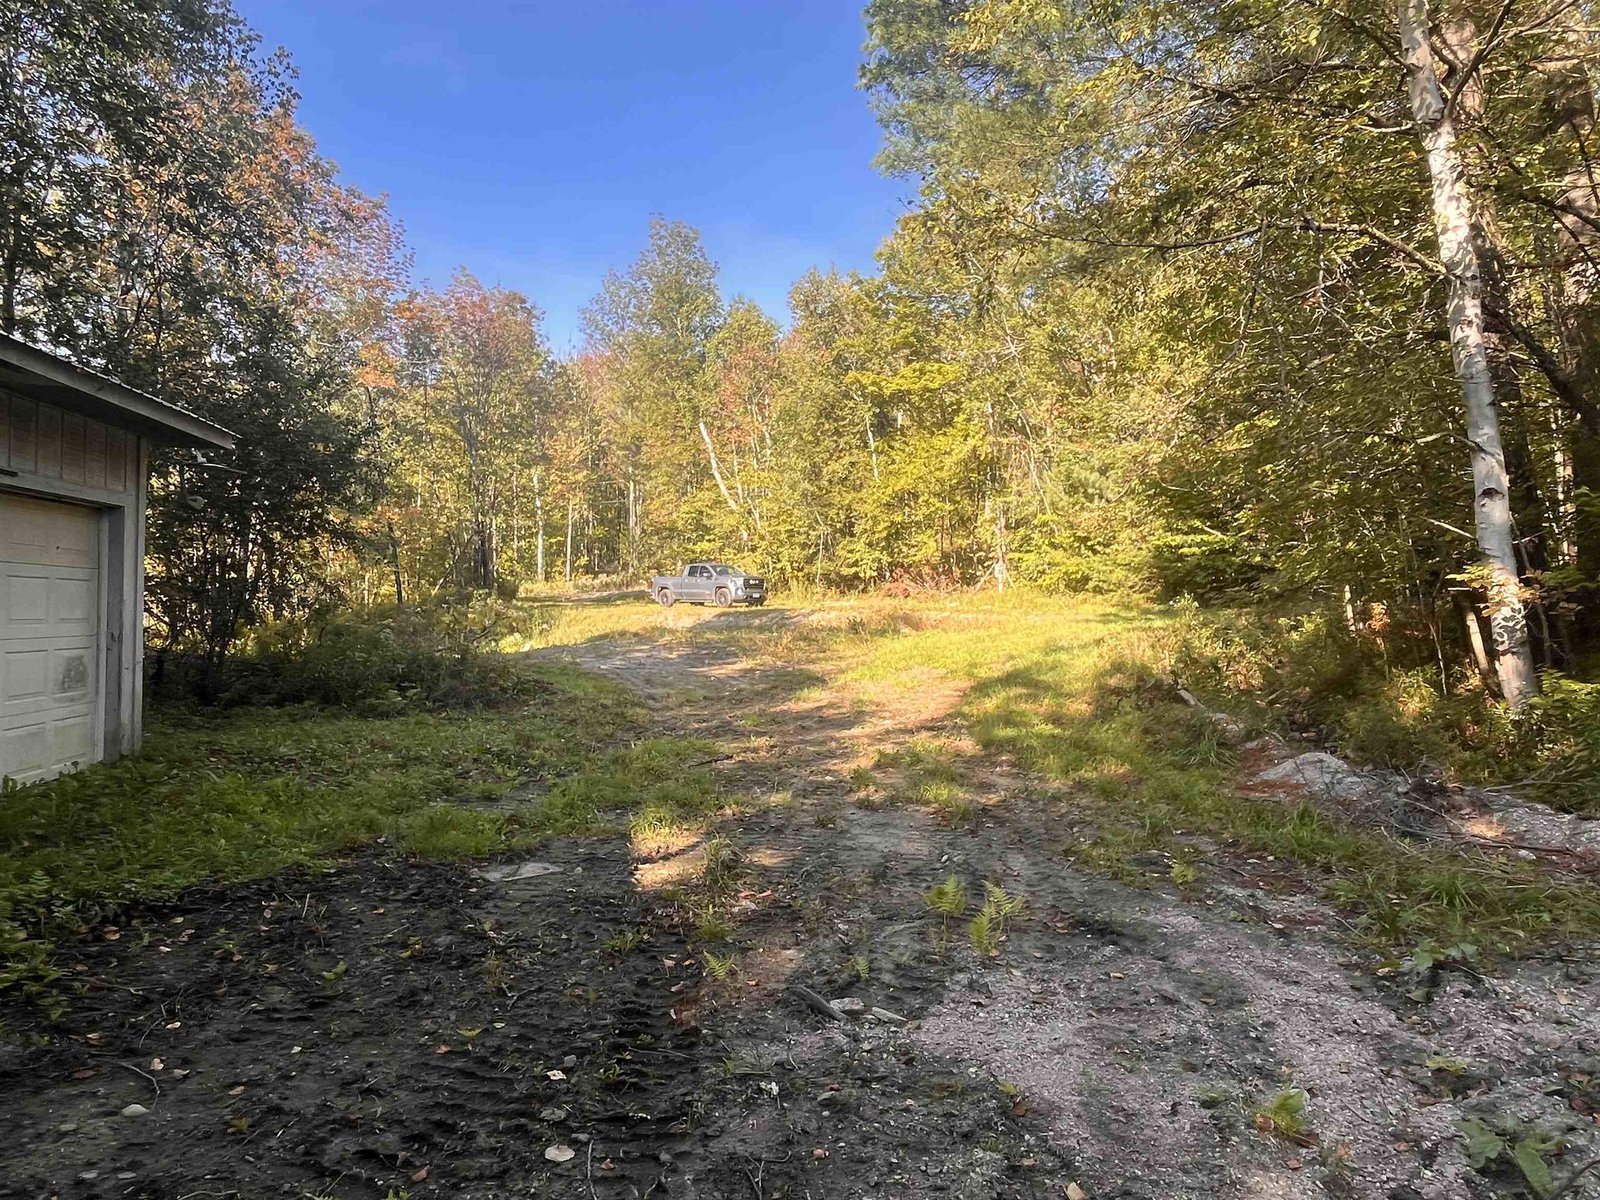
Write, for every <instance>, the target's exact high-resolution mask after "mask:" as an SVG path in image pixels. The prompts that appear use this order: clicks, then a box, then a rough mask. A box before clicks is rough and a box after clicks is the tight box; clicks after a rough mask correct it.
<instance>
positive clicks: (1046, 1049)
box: [0, 609, 1600, 1200]
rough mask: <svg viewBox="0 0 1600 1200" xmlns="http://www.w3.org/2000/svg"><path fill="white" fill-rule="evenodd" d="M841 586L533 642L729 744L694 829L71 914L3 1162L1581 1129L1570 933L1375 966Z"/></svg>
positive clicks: (581, 1159) (805, 1150)
mask: <svg viewBox="0 0 1600 1200" xmlns="http://www.w3.org/2000/svg"><path fill="white" fill-rule="evenodd" d="M634 617H636V614H634V615H633V616H630V620H633V619H634ZM946 619H947V618H945V617H941V616H939V615H938V614H934V615H933V616H930V617H926V618H924V619H922V624H924V625H926V624H930V623H931V624H938V623H939V622H940V621H941V620H946ZM948 619H956V620H958V619H959V618H948ZM852 620H856V618H855V617H854V616H852V615H851V614H849V613H845V614H843V615H841V614H840V613H839V612H835V611H828V610H823V611H821V612H805V611H797V610H781V609H780V610H767V611H763V612H759V613H742V612H730V613H716V614H685V613H682V612H680V611H678V610H674V612H673V613H671V614H661V615H660V618H659V622H658V624H657V626H656V627H655V628H653V629H645V630H642V631H641V630H632V631H630V632H629V633H628V635H627V636H622V637H607V636H593V637H590V638H588V640H585V641H582V642H580V643H578V644H576V645H573V646H568V647H562V648H555V649H550V650H546V651H541V652H539V653H540V654H541V655H542V656H559V657H561V658H564V659H566V660H569V661H572V662H575V663H576V664H577V665H579V666H581V667H583V668H585V669H588V670H591V671H595V672H598V673H600V674H603V675H605V676H607V677H609V678H611V679H614V680H617V681H620V682H622V683H624V684H626V685H627V686H629V687H630V688H632V689H633V690H634V691H636V692H637V693H638V694H639V695H640V696H641V697H642V698H643V699H644V700H645V702H646V703H647V704H648V705H649V707H650V709H651V712H652V722H653V725H654V730H653V732H655V733H657V734H659V735H661V736H671V737H685V738H689V737H692V738H695V739H705V740H706V741H708V742H710V743H712V744H714V745H715V746H716V747H717V751H716V753H715V754H714V755H710V756H708V757H711V758H714V759H715V761H714V762H711V763H709V764H706V769H709V770H711V771H712V772H714V775H715V778H716V780H717V786H718V788H719V790H720V793H721V796H722V799H723V801H724V804H725V807H724V808H723V811H722V812H721V814H720V815H719V816H718V817H716V818H715V819H714V820H712V821H711V822H710V824H709V825H706V826H703V827H694V828H688V827H685V828H674V827H662V828H654V827H651V828H648V829H646V828H642V827H640V826H638V825H637V824H636V825H635V826H634V828H633V831H632V833H631V835H630V834H627V833H613V834H609V835H605V836H594V837H585V838H562V839H558V840H556V841H553V842H549V843H547V844H545V845H542V846H540V847H539V848H538V849H537V850H535V851H532V852H530V853H528V854H524V855H520V856H518V857H516V858H511V859H507V860H505V861H503V862H501V863H499V864H486V863H482V862H476V863H474V862H466V863H459V864H450V863H429V862H419V861H415V860H412V859H407V858H403V857H401V856H398V855H396V854H393V853H389V852H386V850H385V849H384V848H383V847H382V846H378V847H372V848H368V849H365V850H362V851H360V852H357V853H355V854H353V855H351V856H349V857H346V858H344V859H343V860H341V861H339V862H338V863H337V864H335V865H334V866H333V867H332V868H331V869H329V870H326V871H311V870H301V871H294V872H289V873H287V874H281V875H279V876H276V877H274V878H272V879H270V880H266V881H263V882H259V883H255V884H249V885H242V886H234V887H229V888H224V889H208V890H201V891H195V892H191V893H187V894H185V895H184V896H183V897H182V898H181V899H179V900H178V901H176V902H172V903H168V904H163V905H159V906H156V905H152V906H148V907H146V908H143V909H139V910H137V911H135V912H133V913H132V914H131V915H130V916H129V917H128V918H124V919H122V920H121V924H120V925H119V926H118V927H117V928H115V929H107V928H105V927H99V928H97V929H96V930H95V931H94V933H93V934H92V935H91V936H90V937H89V938H87V939H85V940H84V941H83V942H82V943H80V944H78V945H75V946H71V947H65V948H63V962H64V965H66V966H67V969H68V972H69V977H70V978H71V979H73V980H74V981H76V982H78V983H80V984H82V985H83V987H82V994H81V995H77V996H75V997H72V998H71V999H70V1000H69V1001H68V1003H67V1005H66V1008H65V1011H64V1012H63V1013H62V1014H61V1016H60V1018H59V1020H57V1021H54V1022H52V1021H51V1020H49V1019H48V1018H47V1014H45V1013H44V1012H42V1011H41V1010H40V1009H39V1008H38V1007H37V1006H35V1005H30V1004H24V1003H22V1002H20V1001H19V1000H17V999H16V998H15V997H14V996H12V997H11V998H10V999H8V1000H6V1001H5V1003H4V1009H3V1018H4V1021H5V1025H6V1027H7V1029H8V1030H9V1036H8V1038H7V1040H6V1042H5V1044H4V1050H3V1055H4V1059H3V1064H0V1084H3V1086H4V1088H5V1094H6V1096H7V1100H6V1112H7V1117H8V1127H9V1131H10V1136H9V1138H8V1139H7V1142H6V1146H5V1148H4V1149H3V1150H0V1194H6V1195H19V1196H49V1195H62V1196H69V1195H70V1196H104V1197H163V1198H166V1197H172V1198H177V1197H191V1198H194V1200H198V1198H199V1197H219V1196H240V1197H253V1196H263V1197H265V1196H318V1197H323V1196H328V1197H348V1198H352V1200H353V1198H356V1197H369V1196H373V1197H379V1198H384V1200H388V1198H398V1197H402V1196H407V1195H409V1196H411V1197H416V1198H417V1200H421V1198H423V1197H429V1196H452V1197H500V1196H518V1197H522V1196H561V1197H567V1196H571V1197H634V1198H643V1197H645V1196H656V1197H691V1196H693V1197H701V1198H712V1197H716V1198H721V1197H730V1198H731V1197H742V1198H746V1200H748V1198H751V1197H761V1198H769V1197H834V1196H837V1197H915V1196H940V1195H947V1196H954V1197H972V1198H979V1197H1040V1198H1043V1197H1057V1198H1059V1197H1063V1196H1078V1195H1083V1196H1088V1197H1093V1198H1096V1200H1099V1198H1106V1197H1128V1198H1132V1197H1148V1198H1150V1200H1156V1198H1161V1200H1167V1198H1176V1197H1195V1198H1200V1197H1236V1198H1239V1200H1250V1198H1256V1197H1260V1198H1269V1197H1316V1196H1324V1195H1333V1196H1351V1197H1369V1196H1372V1197H1394V1198H1396V1200H1416V1198H1419V1197H1428V1198H1430V1200H1432V1198H1438V1200H1444V1198H1445V1197H1452V1198H1453V1197H1462V1196H1518V1195H1537V1194H1539V1190H1538V1189H1539V1188H1540V1187H1542V1186H1545V1185H1546V1184H1549V1186H1550V1187H1551V1189H1552V1190H1553V1189H1554V1188H1556V1187H1560V1186H1562V1184H1563V1182H1564V1181H1565V1180H1567V1179H1568V1178H1570V1177H1571V1176H1572V1175H1573V1174H1574V1173H1575V1171H1576V1170H1577V1169H1578V1168H1579V1167H1581V1166H1582V1165H1583V1164H1585V1163H1586V1162H1588V1161H1589V1160H1590V1159H1591V1158H1593V1157H1595V1155H1596V1153H1597V1150H1600V1140H1597V1137H1596V1132H1597V1131H1596V1127H1595V1124H1594V1120H1593V1114H1594V1112H1595V1108H1596V1106H1597V1105H1600V1092H1597V1088H1600V1083H1597V1081H1600V1017H1597V1013H1600V983H1597V979H1596V975H1597V969H1596V964H1595V963H1594V961H1593V959H1592V957H1590V956H1589V955H1587V954H1586V953H1580V952H1578V951H1574V950H1567V951H1561V950H1559V949H1552V950H1549V951H1546V952H1543V953H1542V954H1541V955H1539V956H1536V957H1533V958H1531V959H1528V960H1525V961H1522V962H1519V963H1515V964H1510V965H1507V964H1505V963H1502V964H1500V965H1499V966H1494V967H1480V966H1478V965H1475V964H1474V963H1473V962H1471V961H1468V960H1458V959H1454V958H1452V957H1451V956H1450V955H1449V954H1440V955H1438V956H1436V957H1435V958H1434V959H1433V960H1431V961H1427V962H1422V961H1420V960H1419V959H1417V958H1416V957H1413V958H1411V959H1408V960H1407V961H1406V963H1404V964H1401V965H1395V966H1392V967H1390V968H1389V969H1388V970H1387V971H1386V972H1385V973H1381V974H1380V973H1378V972H1376V971H1375V970H1374V967H1375V966H1376V965H1377V959H1376V956H1375V954H1374V952H1373V950H1372V948H1371V946H1370V944H1367V943H1365V942H1358V941H1357V940H1356V939H1355V938H1353V937H1352V936H1351V932H1352V931H1351V917H1350V915H1349V913H1348V912H1347V911H1345V910H1343V909H1341V908H1339V907H1338V906H1335V905H1331V904H1329V903H1328V902H1327V901H1326V900H1325V899H1324V898H1323V897H1322V896H1321V895H1320V894H1319V893H1318V891H1317V890H1316V889H1314V888H1312V887H1310V886H1309V885H1306V884H1305V882H1304V879H1303V873H1302V872H1300V871H1299V870H1298V869H1297V867H1296V865H1295V864H1293V863H1286V862H1282V861H1268V860H1267V859H1266V858H1265V856H1255V857H1252V856H1250V855H1248V854H1245V853H1243V852H1241V851H1239V850H1238V849H1236V848H1230V847H1226V846H1222V845H1220V844H1218V843H1217V842H1216V841H1214V840H1212V839H1208V838H1205V837H1202V836H1197V835H1194V834H1193V831H1187V832H1186V831H1181V830H1180V831H1177V839H1176V840H1175V841H1173V842H1171V843H1163V844H1162V845H1159V846H1158V845H1153V844H1152V845H1149V846H1145V847H1144V848H1142V849H1141V848H1135V849H1133V850H1132V851H1131V852H1130V853H1129V854H1127V855H1126V856H1124V857H1123V858H1121V859H1119V860H1118V863H1117V866H1116V869H1115V870H1108V871H1103V870H1089V869H1086V867H1085V866H1084V861H1085V853H1086V851H1085V847H1086V846H1087V845H1088V844H1089V843H1090V842H1091V841H1093V839H1094V838H1095V836H1096V825H1097V821H1098V818H1097V816H1096V813H1097V811H1098V809H1097V807H1096V805H1095V804H1094V803H1091V802H1089V800H1088V799H1086V797H1087V795H1088V790H1089V789H1087V788H1086V786H1085V785H1082V784H1077V783H1073V782H1071V781H1067V782H1063V781H1062V780H1061V779H1059V778H1052V777H1047V776H1046V775H1042V774H1040V773H1037V772H1034V771H1031V770H1028V769H1024V768H1023V767H1021V766H1019V765H1018V763H1017V762H1016V761H1015V760H1014V759H1013V757H1012V756H1010V755H1008V754H1006V753H1005V752H1004V751H1003V750H996V749H995V737H996V734H995V729H994V724H993V722H994V716H993V714H992V713H991V712H989V710H986V709H985V708H984V707H983V702H982V698H983V695H987V694H990V693H992V691H993V689H994V687H996V686H1000V685H998V684H996V685H986V684H982V683H980V684H976V685H975V684H973V683H971V682H970V681H969V680H964V679H963V678H962V677H961V676H960V675H959V674H957V673H955V672H952V671H948V670H943V669H940V668H938V667H937V666H935V665H932V664H931V663H930V662H928V661H925V660H921V661H919V658H920V656H919V654H918V653H917V652H916V650H915V647H914V646H913V647H911V648H910V649H909V650H908V653H907V656H906V661H904V662H899V661H898V660H897V665H896V667H895V670H894V671H893V672H891V673H889V674H886V675H885V674H879V675H873V674H872V673H870V672H865V671H863V670H861V669H859V664H856V665H854V666H853V665H852V664H851V663H850V662H848V661H846V658H847V656H844V655H842V652H841V651H840V650H839V647H840V645H844V644H848V645H850V646H859V645H861V644H865V643H868V642H871V641H872V640H873V639H891V640H892V639H894V638H896V637H899V636H901V635H903V634H906V633H908V632H914V629H912V628H911V627H901V628H898V629H880V628H876V627H871V626H869V625H859V627H850V626H849V625H848V623H849V622H850V621H852ZM841 627H844V628H845V632H846V633H847V634H848V635H849V639H850V640H849V641H848V643H844V642H841V641H840V640H839V638H837V637H834V636H833V635H834V634H836V633H837V632H838V631H839V630H840V628H841ZM976 636H978V638H979V639H980V641H981V640H982V634H981V631H979V633H978V634H977V635H976ZM973 653H974V654H975V655H981V654H983V653H989V654H992V655H993V656H994V657H995V660H996V661H995V671H996V675H997V677H999V678H1004V677H1005V676H1006V672H1008V671H1009V672H1010V673H1011V675H1013V676H1014V675H1016V673H1017V672H1018V671H1019V670H1021V669H1022V668H1021V666H1019V664H1018V663H1016V662H1006V661H1003V659H1004V648H1003V647H997V646H995V645H989V646H988V647H986V648H984V647H980V648H978V649H975V650H974V651H973ZM1005 686H1013V683H1011V682H1007V683H1006V684H1005ZM986 688H987V689H988V690H987V691H985V689H986ZM1064 703H1065V702H1064ZM1068 707H1070V705H1068ZM986 722H987V723H986ZM519 802H524V803H528V804H538V803H540V802H541V801H540V795H539V790H538V789H537V788H533V789H531V790H530V791H529V794H528V795H527V797H526V798H525V799H524V800H521V801H519ZM497 803H498V804H501V805H503V804H505V803H506V801H505V800H503V799H502V800H499V801H497ZM496 865H498V866H499V868H500V869H498V870H493V869H491V870H487V871H485V870H484V868H485V867H486V866H488V867H493V866H496ZM952 879H953V880H954V883H953V884H952V883H948V882H947V881H949V880H952ZM936 889H937V891H936ZM930 892H935V895H936V897H937V899H934V900H931V899H930ZM800 988H804V989H807V990H809V991H810V992H811V993H813V994H814V996H815V997H820V998H821V999H823V1000H825V1001H833V1000H838V1001H843V1002H844V1003H842V1004H841V1005H840V1009H841V1010H846V1011H841V1012H840V1013H839V1016H838V1019H833V1014H830V1013H826V1012H823V1011H819V1010H818V1008H817V1007H815V1006H812V1005H809V1004H808V1003H807V1002H806V1000H805V999H803V998H802V995H801V993H800V991H799V989H800ZM1469 1135H1470V1136H1469ZM1491 1139H1499V1142H1500V1143H1501V1147H1500V1149H1498V1150H1497V1149H1496V1148H1495V1146H1494V1144H1493V1142H1492V1141H1491ZM1541 1139H1542V1140H1541ZM1469 1152H1470V1157H1469ZM1519 1163H1522V1164H1526V1165H1519ZM1541 1169H1543V1170H1546V1171H1548V1172H1549V1176H1548V1179H1546V1178H1544V1177H1541V1176H1539V1172H1540V1170H1541ZM1585 1189H1588V1190H1587V1191H1586V1190H1585ZM1595 1194H1600V1185H1597V1184H1596V1183H1595V1182H1594V1181H1593V1178H1592V1175H1591V1176H1589V1177H1585V1178H1583V1179H1580V1180H1578V1181H1576V1182H1575V1183H1574V1184H1573V1186H1572V1187H1571V1188H1570V1189H1569V1190H1568V1191H1566V1192H1565V1195H1567V1196H1580V1195H1595Z"/></svg>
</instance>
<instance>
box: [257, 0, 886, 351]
mask: <svg viewBox="0 0 1600 1200" xmlns="http://www.w3.org/2000/svg"><path fill="white" fill-rule="evenodd" d="M235 3H236V6H237V8H238V10H239V12H240V13H241V15H242V16H243V17H244V18H245V19H246V20H247V21H248V22H249V23H250V24H251V25H252V26H253V27H254V28H255V29H256V30H257V31H258V32H259V33H260V34H261V36H262V39H263V41H264V43H265V46H266V48H268V49H271V48H273V47H275V46H279V45H281V46H283V47H285V48H287V49H288V50H289V52H290V54H291V55H292V56H293V58H294V60H295V62H296V64H297V65H298V67H299V70H300V79H299V85H298V86H299V90H300V92H301V94H302V97H303V99H302V103H301V110H300V112H301V123H302V124H303V125H304V126H305V127H306V128H307V129H309V130H310V131H311V133H312V135H313V136H314V137H315V138H316V139H317V143H318V145H319V146H320V147H321V149H322V151H323V153H324V154H326V155H328V156H329V157H330V158H332V159H334V160H335V161H336V162H337V163H338V164H339V166H340V168H341V173H342V176H343V178H344V179H345V180H346V181H347V182H349V183H352V184H354V185H355V186H357V187H359V188H361V189H362V190H363V191H366V192H370V193H381V194H385V195H387V196H388V197H389V203H390V207H391V209H392V211H393V213H394V214H395V216H396V217H398V218H399V219H400V221H401V222H402V223H403V224H404V226H405V229H406V235H407V239H408V241H409V242H410V244H411V246H412V248H413V249H414V250H415V252H416V260H417V266H416V274H417V276H418V278H419V279H426V280H428V281H431V282H433V283H435V284H443V283H444V282H446V281H447V280H448V279H449V276H450V274H451V272H452V271H453V270H454V269H455V268H456V267H457V266H466V267H468V268H469V269H471V270H472V271H474V272H475V273H477V275H478V276H479V277H480V278H482V279H483V280H484V281H485V282H486V283H490V284H501V285H504V286H507V287H514V288H517V289H518V290H519V291H522V292H525V293H526V294H527V295H528V296H529V297H531V298H532V299H533V301H534V302H535V303H536V304H538V305H539V306H540V307H541V308H543V309H544V310H545V312H546V314H547V316H546V329H547V332H548V333H549V335H550V340H551V342H552V344H553V345H554V346H555V347H556V349H557V350H560V351H566V350H568V349H571V348H573V347H574V346H575V344H576V343H577V341H578V339H579V333H578V310H579V309H580V308H581V307H582V306H583V305H584V304H585V303H587V301H588V300H589V298H590V297H591V296H593V295H594V293H595V291H596V290H597V288H598V287H599V283H600V279H601V277H602V276H603V275H604V274H605V272H606V271H607V270H608V269H610V268H613V267H623V266H626V264H627V263H629V262H630V261H632V259H633V258H634V256H635V255H637V254H638V252H639V250H640V248H641V247H642V245H643V243H644V238H645V231H646V225H647V223H648V221H649V218H650V216H651V214H653V213H661V214H662V215H664V216H667V217H671V218H674V219H678V220H683V221H687V222H689V223H690V224H692V225H695V226H697V227H698V228H699V229H700V230H701V231H702V233H704V235H705V239H706V245H707V247H708V248H709V250H710V252H711V256H712V258H713V259H715V260H716V262H717V263H718V265H719V266H720V267H721V271H722V284H723V290H724V292H725V293H726V294H729V295H731V294H733V293H736V292H742V293H744V294H745V295H748V296H750V297H752V298H754V299H755V300H756V301H757V302H759V303H760V304H761V305H762V307H763V308H765V309H767V311H768V312H769V313H771V314H772V315H774V316H776V317H779V318H783V317H785V316H786V314H787V307H786V296H787V294H788V289H789V285H790V283H792V282H793V280H794V279H795V277H796V276H798V275H799V274H800V273H801V272H803V271H804V270H805V269H806V268H808V267H810V266H813V265H816V266H820V267H827V266H829V265H836V266H838V267H839V268H841V269H843V270H849V269H857V270H863V271H870V270H871V269H872V267H873V259H872V256H873V252H874V250H875V249H876V248H877V245H878V243H879V242H880V241H881V240H882V239H883V237H884V236H885V235H886V234H887V233H888V232H889V230H890V228H891V227H892V225H893V223H894V220H895V218H896V216H897V215H898V214H899V213H900V212H901V211H903V208H904V204H903V200H902V198H903V197H906V196H908V195H909V194H910V192H911V190H912V187H911V185H910V184H908V183H906V182H904V181H897V180H888V179H885V178H883V177H882V176H880V175H878V174H877V173H876V172H875V171H874V170H873V167H872V157H873V155H874V154H875V153H876V152H877V148H878V130H877V127H876V125H875V124H874V122H873V119H872V115H871V113H870V111H869V110H868V107H867V102H866V98H865V96H863V95H862V94H861V93H860V92H858V91H857V90H856V89H855V79H856V68H857V65H858V63H859V60H860V48H861V43H862V41H863V38H864V33H863V30H862V25H861V0H693V2H690V0H658V2H656V3H625V2H623V0H592V2H590V3H578V4H573V3H570V2H568V3H561V4H553V3H544V2H537V3H533V2H529V3H520V4H518V3H505V2H500V0H465V2H459V3H454V4H440V3H438V2H437V0H430V2H428V3H420V2H417V0H381V2H380V0H235Z"/></svg>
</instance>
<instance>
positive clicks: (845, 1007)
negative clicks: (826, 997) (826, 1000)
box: [830, 996, 867, 1017]
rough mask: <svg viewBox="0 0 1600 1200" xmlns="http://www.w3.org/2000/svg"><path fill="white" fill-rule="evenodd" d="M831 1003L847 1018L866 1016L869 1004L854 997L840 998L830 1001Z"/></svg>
mask: <svg viewBox="0 0 1600 1200" xmlns="http://www.w3.org/2000/svg"><path fill="white" fill-rule="evenodd" d="M830 1003H831V1004H832V1005H833V1007H834V1008H836V1009H838V1010H839V1011H840V1012H841V1013H843V1014H844V1015H845V1016H847V1017H859V1016H864V1015H865V1014H866V1011H867V1002H866V1001H865V1000H858V999H857V998H856V997H854V996H840V997H839V998H838V999H837V1000H833V1001H830Z"/></svg>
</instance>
